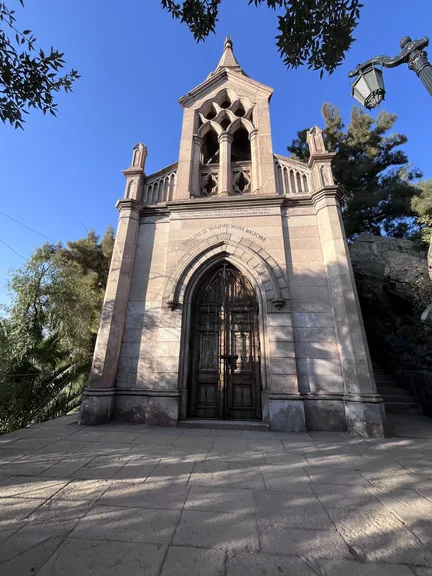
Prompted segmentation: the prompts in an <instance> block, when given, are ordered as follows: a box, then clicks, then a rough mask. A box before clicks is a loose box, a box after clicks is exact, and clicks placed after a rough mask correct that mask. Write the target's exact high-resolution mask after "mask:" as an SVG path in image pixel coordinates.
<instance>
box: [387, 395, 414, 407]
mask: <svg viewBox="0 0 432 576" xmlns="http://www.w3.org/2000/svg"><path fill="white" fill-rule="evenodd" d="M380 394H381V396H382V399H383V400H384V402H385V403H386V405H387V404H388V403H389V402H390V403H391V402H403V403H408V404H410V403H411V402H414V399H413V397H412V396H410V395H409V394H406V395H404V394H383V393H382V392H380Z"/></svg>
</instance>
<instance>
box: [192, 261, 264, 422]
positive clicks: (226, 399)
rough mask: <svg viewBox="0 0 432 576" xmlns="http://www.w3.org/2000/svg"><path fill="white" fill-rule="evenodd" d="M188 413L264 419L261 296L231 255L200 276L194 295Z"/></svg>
mask: <svg viewBox="0 0 432 576" xmlns="http://www.w3.org/2000/svg"><path fill="white" fill-rule="evenodd" d="M189 299H190V301H193V306H191V307H190V318H189V329H188V333H189V339H188V344H187V346H186V356H187V357H186V358H185V360H186V363H187V379H186V380H187V397H188V400H187V416H188V417H189V418H204V419H224V420H225V419H227V420H230V419H235V420H238V419H246V420H252V419H258V420H261V419H262V414H261V370H260V357H259V349H260V341H259V332H260V330H259V320H258V317H259V306H258V298H257V295H256V293H255V290H254V287H253V286H252V283H251V281H250V280H249V279H248V278H247V277H246V276H245V275H244V274H243V273H242V272H241V271H240V270H239V269H238V268H237V267H236V266H234V264H233V263H232V262H229V261H228V260H227V259H225V258H224V259H221V260H218V261H217V262H216V263H214V264H212V265H210V266H209V267H208V268H207V269H206V270H205V272H203V274H202V275H201V277H200V278H199V280H198V281H197V283H196V286H195V287H194V288H193V290H192V293H190V294H189Z"/></svg>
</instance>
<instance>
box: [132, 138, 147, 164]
mask: <svg viewBox="0 0 432 576" xmlns="http://www.w3.org/2000/svg"><path fill="white" fill-rule="evenodd" d="M146 158H147V147H146V146H144V144H141V142H138V144H135V146H134V147H133V154H132V163H131V168H132V167H133V168H141V170H144V168H145V162H146Z"/></svg>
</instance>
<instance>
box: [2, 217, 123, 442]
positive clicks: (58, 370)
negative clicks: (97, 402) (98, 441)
mask: <svg viewBox="0 0 432 576" xmlns="http://www.w3.org/2000/svg"><path fill="white" fill-rule="evenodd" d="M113 247H114V231H113V228H112V227H111V226H110V227H109V228H108V230H107V231H106V233H105V235H104V236H103V238H102V240H99V238H98V237H97V236H96V234H95V233H94V231H92V230H91V231H90V232H89V234H88V235H87V237H86V238H83V239H80V240H77V241H74V242H68V243H67V246H66V247H63V246H62V245H61V244H57V245H53V244H44V245H43V246H41V247H40V248H38V249H37V250H35V252H34V253H33V255H32V256H31V257H30V258H29V260H28V262H26V264H25V265H24V266H23V267H21V268H20V269H18V270H16V271H14V273H13V274H12V278H11V280H10V282H9V287H10V290H11V294H12V305H11V307H10V309H9V310H6V312H5V313H3V317H2V318H0V431H1V430H3V431H6V430H11V429H14V428H16V427H22V426H26V425H28V424H29V423H31V422H36V421H41V420H44V419H46V418H49V417H54V416H59V415H61V414H65V413H67V412H68V411H69V410H71V409H72V408H74V407H76V406H77V405H78V403H79V398H80V395H81V392H82V389H83V386H84V385H85V382H86V379H87V376H88V371H89V368H90V363H91V358H92V353H93V348H94V344H95V340H96V335H97V330H98V325H99V319H100V311H101V307H102V301H103V297H104V293H105V288H106V282H107V278H108V271H109V265H110V261H111V256H112V251H113Z"/></svg>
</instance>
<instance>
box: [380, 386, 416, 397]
mask: <svg viewBox="0 0 432 576" xmlns="http://www.w3.org/2000/svg"><path fill="white" fill-rule="evenodd" d="M377 390H378V392H379V393H380V394H381V396H389V395H392V394H396V395H397V396H408V397H409V398H412V395H411V394H410V393H409V392H408V390H405V388H397V387H396V386H395V387H391V388H390V387H386V386H377Z"/></svg>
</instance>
